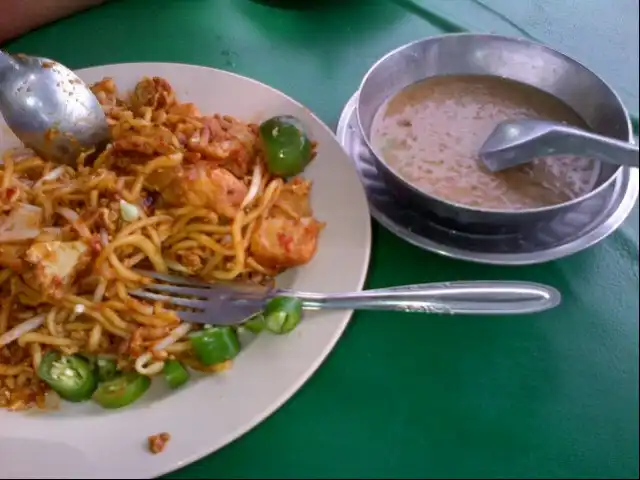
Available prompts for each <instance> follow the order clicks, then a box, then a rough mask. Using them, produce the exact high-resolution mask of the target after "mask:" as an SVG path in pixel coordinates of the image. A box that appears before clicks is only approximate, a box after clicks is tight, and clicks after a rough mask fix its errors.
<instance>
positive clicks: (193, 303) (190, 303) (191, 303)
mask: <svg viewBox="0 0 640 480" xmlns="http://www.w3.org/2000/svg"><path fill="white" fill-rule="evenodd" d="M129 295H131V296H133V297H138V298H143V299H145V300H152V301H158V300H159V301H161V302H166V303H170V304H172V305H178V306H180V307H190V308H198V309H200V310H205V308H206V305H207V302H205V301H202V300H194V299H191V298H180V297H171V296H169V295H160V294H159V293H153V292H147V291H145V290H134V291H133V292H129Z"/></svg>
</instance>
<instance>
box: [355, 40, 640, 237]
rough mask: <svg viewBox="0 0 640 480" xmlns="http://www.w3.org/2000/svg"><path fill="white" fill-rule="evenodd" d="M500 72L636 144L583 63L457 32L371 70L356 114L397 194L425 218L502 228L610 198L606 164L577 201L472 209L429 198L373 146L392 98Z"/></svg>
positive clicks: (623, 113)
mask: <svg viewBox="0 0 640 480" xmlns="http://www.w3.org/2000/svg"><path fill="white" fill-rule="evenodd" d="M456 74H458V75H465V74H466V75H474V74H477V75H495V76H499V77H503V78H508V79H512V80H516V81H518V82H522V83H525V84H528V85H531V86H534V87H537V88H538V89H540V90H543V91H545V92H547V93H550V94H552V95H554V96H555V97H557V98H559V99H560V100H563V101H564V102H565V103H566V104H567V105H569V106H570V107H572V108H573V109H574V110H575V111H576V112H577V113H578V114H579V115H580V116H581V117H582V118H583V119H584V120H585V121H586V122H587V124H588V125H589V126H590V127H591V128H592V129H593V130H594V131H595V132H597V133H600V134H602V135H608V136H610V137H613V138H617V139H620V140H624V141H629V142H633V129H632V126H631V120H630V118H629V114H628V112H627V110H626V109H625V107H624V105H623V104H622V101H621V100H620V98H619V97H618V95H617V94H616V93H615V91H613V89H612V88H611V87H610V86H609V85H607V84H606V83H605V82H604V81H603V80H602V79H601V78H600V77H599V76H598V75H596V74H595V73H593V72H592V71H591V70H589V69H588V68H586V67H585V66H584V65H582V64H580V63H579V62H577V61H575V60H573V59H571V58H569V57H567V56H566V55H564V54H562V53H560V52H558V51H555V50H553V49H551V48H549V47H547V46H545V45H541V44H538V43H535V42H531V41H529V40H522V39H517V38H511V37H504V36H499V35H489V34H452V35H442V36H437V37H429V38H425V39H423V40H418V41H416V42H413V43H409V44H407V45H404V46H402V47H400V48H398V49H396V50H394V51H392V52H390V53H388V54H387V55H385V56H384V57H382V58H381V59H380V60H378V61H377V62H376V63H375V64H374V65H373V67H371V69H370V70H369V71H368V72H367V74H366V75H365V77H364V79H363V81H362V84H361V85H360V91H359V94H358V103H357V114H358V123H359V126H360V130H361V132H362V135H363V137H364V139H365V141H366V143H367V146H368V147H369V148H370V149H371V151H372V152H373V153H374V155H375V157H376V166H377V168H378V170H379V172H380V173H381V174H382V176H383V178H384V179H385V183H387V185H388V186H389V188H390V189H391V190H392V191H393V192H394V193H395V194H396V196H397V197H398V199H399V200H400V201H402V202H404V203H406V204H407V205H408V207H409V208H415V209H418V210H420V211H421V212H423V213H424V214H425V215H435V216H436V217H438V219H439V220H440V221H441V222H443V223H444V224H446V225H449V226H450V227H452V228H455V229H464V230H467V231H469V230H471V231H478V232H482V233H486V232H496V233H497V232H504V231H505V230H506V231H508V230H511V229H514V228H523V227H527V226H534V225H535V224H536V223H538V222H540V221H549V220H551V219H552V218H553V217H555V216H556V215H558V214H560V213H564V212H566V211H567V210H570V209H573V208H575V207H576V206H577V204H579V203H582V202H584V201H585V200H587V199H589V198H592V197H594V196H596V195H606V194H607V186H608V185H609V184H611V183H612V182H614V181H615V179H616V177H617V176H618V175H619V174H620V173H621V168H622V167H618V166H615V165H609V164H605V163H602V164H601V166H600V174H599V176H598V178H597V181H596V183H595V186H594V188H593V190H592V191H591V192H589V193H588V194H586V195H583V196H581V197H578V198H575V199H573V200H571V201H568V202H565V203H562V204H558V205H553V206H549V207H544V208H535V209H526V210H518V211H508V210H491V209H481V208H474V207H469V206H465V205H461V204H457V203H453V202H449V201H447V200H444V199H441V198H437V197H435V196H431V195H429V194H427V193H425V192H423V191H421V190H419V189H418V188H416V187H415V186H413V185H412V184H411V183H409V182H407V181H406V180H404V179H403V178H402V177H400V176H399V175H398V174H397V173H396V172H395V171H394V170H393V169H392V168H390V167H389V166H388V165H387V164H386V162H385V160H384V158H382V156H381V155H380V154H379V152H376V151H375V149H374V148H373V147H372V144H371V138H370V133H371V125H372V122H373V118H374V116H375V115H376V113H377V111H378V109H379V108H380V107H381V106H382V104H383V103H384V102H385V100H387V99H388V98H389V97H390V96H392V95H394V94H395V93H397V92H399V91H400V90H402V89H403V88H405V87H407V86H409V85H411V84H413V83H415V82H417V81H419V80H422V79H425V78H428V77H434V76H441V75H456Z"/></svg>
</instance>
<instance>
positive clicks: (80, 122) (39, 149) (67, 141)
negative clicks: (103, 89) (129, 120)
mask: <svg viewBox="0 0 640 480" xmlns="http://www.w3.org/2000/svg"><path fill="white" fill-rule="evenodd" d="M0 113H2V115H3V116H4V119H5V121H6V122H7V125H8V126H9V128H11V130H12V131H13V133H14V134H15V135H16V137H18V139H19V140H21V141H22V143H24V145H25V146H26V147H29V148H31V149H32V150H34V151H35V152H36V153H37V154H38V155H40V156H41V157H42V158H44V159H46V160H49V161H53V162H57V163H63V164H67V165H75V162H76V159H77V158H78V155H79V154H80V153H82V152H83V151H87V150H90V149H92V148H97V149H99V148H101V147H102V146H104V145H105V144H106V142H107V141H108V139H109V127H108V125H107V120H106V117H105V114H104V112H103V110H102V107H101V106H100V103H99V102H98V99H97V98H96V97H95V95H94V94H93V92H91V90H90V89H89V87H88V86H87V85H86V84H85V83H84V82H83V81H82V80H80V78H78V76H77V75H76V74H74V73H73V72H72V71H71V70H69V69H68V68H66V67H64V66H63V65H61V64H59V63H57V62H55V61H53V60H48V59H46V58H39V57H30V56H27V55H15V56H13V55H9V54H8V53H6V52H3V51H2V50H0Z"/></svg>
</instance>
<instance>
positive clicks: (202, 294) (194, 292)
mask: <svg viewBox="0 0 640 480" xmlns="http://www.w3.org/2000/svg"><path fill="white" fill-rule="evenodd" d="M142 290H151V291H156V292H167V293H173V294H176V295H191V296H193V297H199V298H209V297H210V296H211V293H212V290H211V289H206V288H191V287H181V286H178V285H162V284H160V283H151V284H149V285H143V286H142Z"/></svg>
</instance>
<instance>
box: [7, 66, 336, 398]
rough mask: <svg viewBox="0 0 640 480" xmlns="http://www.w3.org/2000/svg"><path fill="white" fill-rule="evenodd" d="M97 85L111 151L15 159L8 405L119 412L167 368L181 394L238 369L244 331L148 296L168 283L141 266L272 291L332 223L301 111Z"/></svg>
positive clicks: (151, 84) (159, 82) (10, 199)
mask: <svg viewBox="0 0 640 480" xmlns="http://www.w3.org/2000/svg"><path fill="white" fill-rule="evenodd" d="M92 91H93V92H94V94H95V95H96V97H97V98H98V100H99V101H100V103H101V104H102V106H103V108H104V111H105V113H106V115H107V120H108V122H109V125H110V129H111V137H112V138H111V142H110V144H109V145H108V146H107V147H106V149H104V150H102V151H90V152H86V153H84V154H83V155H81V156H80V157H79V158H78V159H77V165H75V166H74V167H70V166H65V165H56V164H52V163H49V162H47V161H45V160H44V159H42V158H40V157H38V156H37V155H35V154H34V153H33V152H31V151H29V150H27V149H13V150H10V151H7V152H4V154H3V156H2V162H1V163H0V407H6V408H9V409H12V410H23V409H27V408H31V407H40V408H50V407H51V408H53V407H52V405H54V404H55V401H56V400H58V399H60V398H62V399H65V400H69V401H73V402H80V401H85V400H89V399H92V400H93V401H95V402H97V403H98V404H100V405H101V406H103V407H105V408H119V407H123V406H126V405H128V404H130V403H132V402H133V401H135V400H136V399H137V398H139V397H140V396H141V395H142V394H143V393H144V392H145V391H146V389H147V388H148V386H149V383H150V377H153V376H155V375H158V376H164V378H165V380H166V382H167V383H168V384H169V386H170V387H171V388H177V387H179V386H181V385H183V384H184V383H185V382H186V381H187V379H188V378H189V375H190V374H191V373H192V371H193V370H197V371H203V372H211V373H214V372H218V371H221V370H223V369H225V368H227V367H228V366H229V363H230V361H231V358H233V357H234V356H235V355H236V354H237V353H238V351H239V348H240V347H239V342H238V340H237V332H236V329H235V328H232V327H202V326H200V325H195V324H190V323H186V322H182V321H181V320H180V319H179V317H178V314H177V312H176V311H175V310H173V309H171V308H170V306H169V305H167V304H163V303H161V302H155V303H154V302H151V301H148V302H147V301H141V300H138V299H136V298H134V297H133V296H131V295H130V294H129V292H131V291H133V290H135V289H137V288H140V287H141V286H142V285H144V284H146V283H149V282H151V281H152V280H151V279H150V278H148V277H145V276H144V275H143V274H141V273H140V271H141V270H154V271H156V272H159V273H165V274H166V273H169V274H180V275H189V276H194V277H197V278H198V279H200V280H204V281H206V282H216V281H235V280H242V281H249V282H256V283H260V284H267V283H269V282H272V281H273V279H274V277H275V276H276V275H278V274H279V273H281V272H283V271H284V270H286V269H288V268H291V267H296V266H299V265H303V264H305V263H307V262H309V261H310V260H311V259H312V257H313V256H314V254H315V252H316V247H317V242H318V237H319V235H320V232H321V230H322V228H323V226H324V224H323V223H322V222H319V221H318V220H316V219H315V218H314V217H313V213H312V210H311V206H310V202H309V195H310V189H311V184H310V182H309V181H307V180H305V179H303V178H302V177H299V176H298V174H299V173H301V172H302V170H303V169H304V167H305V166H306V165H307V163H308V162H309V161H311V159H312V158H313V157H314V155H315V153H314V152H315V144H314V143H313V142H312V141H310V140H309V139H308V137H307V136H306V133H305V132H304V129H303V128H302V127H301V126H300V124H299V122H297V121H296V119H295V118H294V117H290V116H283V117H274V118H272V119H269V120H267V121H265V122H264V123H263V124H261V125H256V124H249V123H244V122H242V121H240V120H237V119H235V118H232V117H229V116H225V115H218V114H215V115H204V114H202V113H200V112H199V111H198V108H197V106H196V105H194V104H192V103H180V102H179V101H178V99H177V98H176V95H175V93H174V91H173V90H172V87H171V86H170V85H169V83H168V82H167V81H166V80H164V79H162V78H158V77H154V78H144V79H142V80H141V81H140V82H139V83H138V84H137V85H136V87H135V89H134V90H133V92H131V93H129V94H127V95H124V94H122V95H120V94H119V93H118V91H117V88H116V85H115V84H114V82H113V80H112V79H109V78H105V79H103V80H102V81H100V82H98V83H96V84H94V85H93V86H92ZM293 140H295V141H294V142H293V144H292V143H291V142H292V141H293ZM287 141H288V142H290V143H289V144H288V145H286V142H287ZM281 303H282V304H283V305H284V306H285V307H286V304H287V302H281ZM295 308H297V307H296V306H295V305H294V309H295ZM257 330H259V328H256V331H257ZM276 333H278V332H276ZM280 333H282V332H280ZM50 398H53V400H50Z"/></svg>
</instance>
